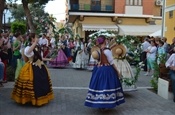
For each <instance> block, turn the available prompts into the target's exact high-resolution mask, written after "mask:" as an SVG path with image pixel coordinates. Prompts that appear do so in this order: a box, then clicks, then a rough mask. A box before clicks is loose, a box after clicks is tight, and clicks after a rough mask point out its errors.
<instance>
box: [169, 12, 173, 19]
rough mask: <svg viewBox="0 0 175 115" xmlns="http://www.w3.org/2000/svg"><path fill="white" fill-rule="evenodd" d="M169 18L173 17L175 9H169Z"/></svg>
mask: <svg viewBox="0 0 175 115" xmlns="http://www.w3.org/2000/svg"><path fill="white" fill-rule="evenodd" d="M169 18H173V10H172V11H169Z"/></svg>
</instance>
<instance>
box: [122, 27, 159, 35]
mask: <svg viewBox="0 0 175 115" xmlns="http://www.w3.org/2000/svg"><path fill="white" fill-rule="evenodd" d="M160 29H161V25H119V35H133V36H148V35H150V34H152V33H154V32H156V31H158V30H160Z"/></svg>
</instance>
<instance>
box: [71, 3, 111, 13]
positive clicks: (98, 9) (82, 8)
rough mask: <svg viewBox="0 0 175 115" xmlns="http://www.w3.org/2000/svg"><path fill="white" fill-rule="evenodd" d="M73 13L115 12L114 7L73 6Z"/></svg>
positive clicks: (102, 5)
mask: <svg viewBox="0 0 175 115" xmlns="http://www.w3.org/2000/svg"><path fill="white" fill-rule="evenodd" d="M70 10H71V11H89V12H114V8H113V6H112V5H105V4H101V5H91V4H71V9H70Z"/></svg>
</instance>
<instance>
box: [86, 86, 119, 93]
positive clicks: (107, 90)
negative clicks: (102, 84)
mask: <svg viewBox="0 0 175 115" xmlns="http://www.w3.org/2000/svg"><path fill="white" fill-rule="evenodd" d="M120 89H121V87H119V88H116V89H104V90H94V89H89V91H93V92H109V91H110V92H111V91H117V90H120Z"/></svg>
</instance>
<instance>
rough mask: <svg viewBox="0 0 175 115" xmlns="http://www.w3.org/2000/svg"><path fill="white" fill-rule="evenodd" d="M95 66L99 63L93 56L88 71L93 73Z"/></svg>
mask: <svg viewBox="0 0 175 115" xmlns="http://www.w3.org/2000/svg"><path fill="white" fill-rule="evenodd" d="M95 65H97V61H96V60H95V59H94V58H93V57H92V55H91V57H90V60H89V63H88V67H87V70H89V71H92V70H93V68H94V67H95Z"/></svg>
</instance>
